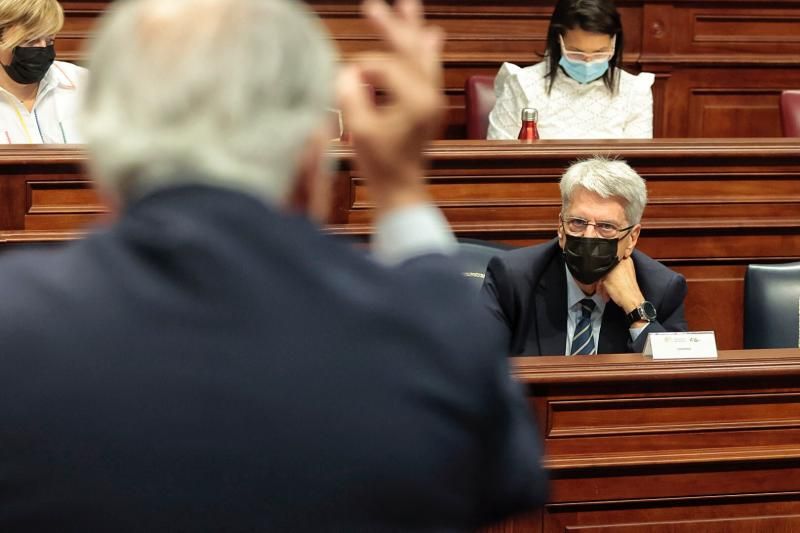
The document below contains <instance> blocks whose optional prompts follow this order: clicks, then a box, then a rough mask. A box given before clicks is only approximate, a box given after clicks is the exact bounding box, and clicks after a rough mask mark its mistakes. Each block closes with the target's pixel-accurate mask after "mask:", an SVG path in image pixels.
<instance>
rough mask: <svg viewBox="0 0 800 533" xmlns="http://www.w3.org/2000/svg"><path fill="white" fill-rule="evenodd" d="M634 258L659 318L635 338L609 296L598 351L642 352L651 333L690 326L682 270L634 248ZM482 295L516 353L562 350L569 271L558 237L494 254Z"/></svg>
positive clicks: (644, 291)
mask: <svg viewBox="0 0 800 533" xmlns="http://www.w3.org/2000/svg"><path fill="white" fill-rule="evenodd" d="M632 258H633V263H634V267H635V268H636V280H637V281H638V282H639V288H640V289H641V291H642V294H644V297H645V298H646V299H647V300H648V301H650V302H651V303H652V304H653V305H655V307H656V313H657V322H653V323H651V324H649V325H648V326H647V327H646V328H645V330H644V331H643V332H642V333H641V334H640V335H639V337H638V338H637V339H636V342H632V341H631V339H630V333H629V332H628V322H627V320H626V318H625V312H624V311H623V310H622V309H621V308H620V307H619V306H617V305H616V304H615V303H614V302H613V301H609V302H608V303H607V304H606V308H605V311H604V312H603V321H602V324H601V326H600V338H599V343H598V347H597V348H598V350H597V352H598V353H625V352H641V351H642V350H643V349H644V345H645V343H646V341H647V334H648V333H650V332H654V331H686V329H687V325H686V319H685V318H684V316H683V300H684V298H685V297H686V280H685V279H684V278H683V276H681V275H680V274H677V273H675V272H673V271H672V270H670V269H668V268H667V267H665V266H664V265H662V264H661V263H659V262H658V261H654V260H653V259H650V258H649V257H647V256H646V255H645V254H643V253H641V252H639V251H636V250H634V252H633V256H632ZM481 300H482V302H483V305H484V307H485V308H486V309H487V310H488V312H489V313H490V314H491V316H492V317H493V318H492V319H491V320H490V322H492V323H493V324H494V325H495V326H496V328H497V329H498V331H499V332H500V333H501V335H503V337H504V338H505V340H506V345H507V346H508V347H509V350H510V353H511V354H512V355H564V349H565V347H566V345H567V275H566V272H565V271H564V258H563V253H562V251H561V248H560V247H559V246H558V241H557V240H553V241H551V242H548V243H545V244H540V245H538V246H531V247H528V248H520V249H517V250H513V251H511V252H507V253H505V254H503V255H501V256H499V257H495V258H494V259H492V260H491V261H490V262H489V266H488V268H487V271H486V278H485V280H484V283H483V288H482V290H481Z"/></svg>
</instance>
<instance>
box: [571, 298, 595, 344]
mask: <svg viewBox="0 0 800 533" xmlns="http://www.w3.org/2000/svg"><path fill="white" fill-rule="evenodd" d="M580 303H581V309H582V310H583V314H582V315H581V319H580V320H578V325H577V326H575V335H573V337H572V347H571V348H570V354H572V355H592V354H593V353H594V335H592V310H593V309H594V305H595V304H594V300H591V299H589V298H584V299H583V300H581V302H580Z"/></svg>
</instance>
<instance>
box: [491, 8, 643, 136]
mask: <svg viewBox="0 0 800 533" xmlns="http://www.w3.org/2000/svg"><path fill="white" fill-rule="evenodd" d="M623 46H624V35H623V31H622V23H621V20H620V16H619V12H617V9H616V7H615V6H614V3H613V0H559V2H558V3H557V4H556V7H555V10H554V11H553V15H552V17H551V19H550V27H549V29H548V31H547V50H546V51H545V54H544V57H543V60H542V61H541V62H540V63H537V64H535V65H533V66H530V67H527V68H520V67H518V66H517V65H513V64H510V63H504V64H503V66H502V67H501V68H500V72H499V73H498V74H497V77H496V78H495V94H496V95H497V102H496V104H495V107H494V109H492V112H491V114H490V115H489V132H488V138H489V139H516V138H517V134H518V132H519V129H520V124H521V113H522V109H523V108H526V107H533V108H536V109H537V110H538V111H539V123H538V128H539V134H540V136H541V138H542V139H649V138H652V137H653V95H652V92H651V86H652V85H653V81H654V79H655V77H654V76H653V74H648V73H642V74H639V75H638V76H634V75H632V74H629V73H627V72H625V71H624V70H622V69H621V68H620V63H621V61H622V51H623Z"/></svg>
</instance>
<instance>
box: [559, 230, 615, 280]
mask: <svg viewBox="0 0 800 533" xmlns="http://www.w3.org/2000/svg"><path fill="white" fill-rule="evenodd" d="M566 237H567V241H566V243H564V261H565V262H566V263H567V268H568V269H569V271H570V273H572V276H573V277H574V278H575V279H576V280H578V281H580V282H581V283H583V284H584V285H591V284H592V283H594V282H596V281H598V280H599V279H600V278H602V277H603V276H605V275H606V274H608V273H609V272H611V270H612V269H613V268H614V267H615V266H617V263H619V258H618V257H617V245H618V244H619V239H599V238H596V237H574V236H572V235H566Z"/></svg>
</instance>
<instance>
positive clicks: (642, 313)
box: [625, 300, 656, 325]
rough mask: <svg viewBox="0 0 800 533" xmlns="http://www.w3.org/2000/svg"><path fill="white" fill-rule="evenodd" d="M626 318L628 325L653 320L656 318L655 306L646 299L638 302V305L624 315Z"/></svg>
mask: <svg viewBox="0 0 800 533" xmlns="http://www.w3.org/2000/svg"><path fill="white" fill-rule="evenodd" d="M625 316H626V318H627V319H628V325H631V324H633V323H634V322H639V321H640V320H644V321H645V322H655V320H656V307H655V306H654V305H653V304H651V303H650V302H648V301H647V300H645V301H643V302H642V303H640V304H639V306H638V307H637V308H636V309H634V310H633V311H631V312H630V313H628V314H627V315H625Z"/></svg>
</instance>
